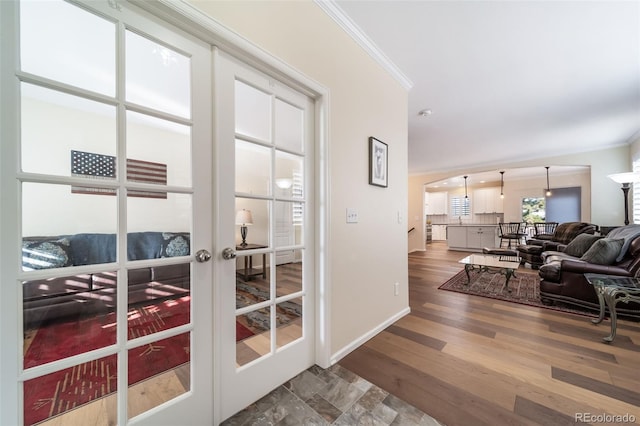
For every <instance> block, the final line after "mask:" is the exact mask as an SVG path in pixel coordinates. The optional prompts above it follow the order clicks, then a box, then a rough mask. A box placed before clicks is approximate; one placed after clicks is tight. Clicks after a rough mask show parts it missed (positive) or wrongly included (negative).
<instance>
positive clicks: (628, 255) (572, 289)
mask: <svg viewBox="0 0 640 426" xmlns="http://www.w3.org/2000/svg"><path fill="white" fill-rule="evenodd" d="M605 240H610V241H612V240H613V241H614V242H615V241H616V240H617V241H620V240H622V241H623V243H619V244H620V245H621V246H622V247H621V248H620V250H619V253H618V255H617V256H616V258H615V259H613V261H612V262H611V263H609V262H605V263H607V264H602V263H592V262H590V261H587V260H584V259H585V257H586V253H585V255H583V256H581V257H577V256H573V255H570V254H567V253H566V252H565V250H567V247H568V245H559V246H558V247H557V249H558V250H557V251H545V252H543V253H542V258H543V264H542V266H541V267H540V269H539V271H538V274H539V275H540V278H541V281H540V297H541V299H542V302H543V303H547V304H554V303H556V302H561V303H569V304H573V305H578V306H582V307H586V308H590V309H594V310H597V309H599V306H600V305H599V303H598V297H597V295H596V292H595V290H594V288H593V286H592V285H591V284H589V283H588V281H587V280H586V278H585V277H584V274H586V273H596V274H607V275H617V276H623V277H635V276H636V275H637V274H638V273H640V225H629V226H628V227H621V228H617V229H616V230H614V231H611V233H609V234H608V235H607V238H603V241H602V242H603V243H606V241H605ZM594 244H596V243H595V242H594ZM597 248H598V247H596V249H597ZM596 254H597V253H596ZM599 262H600V261H599ZM616 310H617V311H618V312H619V313H620V314H626V315H631V316H636V317H640V304H638V303H633V302H631V303H618V305H617V309H616Z"/></svg>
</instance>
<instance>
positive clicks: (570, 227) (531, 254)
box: [517, 222, 598, 269]
mask: <svg viewBox="0 0 640 426" xmlns="http://www.w3.org/2000/svg"><path fill="white" fill-rule="evenodd" d="M597 230H598V227H597V226H596V225H594V224H591V223H586V222H564V223H561V224H559V225H558V226H556V228H555V231H554V233H553V235H552V236H551V237H550V238H549V237H545V238H541V239H537V238H531V239H529V240H527V244H522V245H519V246H518V247H517V250H518V255H519V256H520V259H521V262H522V263H523V264H524V263H527V262H528V263H529V264H530V265H531V268H532V269H538V268H539V267H540V265H542V253H543V252H545V251H549V250H557V248H558V246H560V245H564V244H569V243H570V242H571V241H572V240H573V239H574V238H575V237H576V236H578V235H580V234H594V233H595V232H596V231H597Z"/></svg>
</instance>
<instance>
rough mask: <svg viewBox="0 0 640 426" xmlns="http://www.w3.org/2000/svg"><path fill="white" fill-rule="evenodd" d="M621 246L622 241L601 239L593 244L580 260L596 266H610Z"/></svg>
mask: <svg viewBox="0 0 640 426" xmlns="http://www.w3.org/2000/svg"><path fill="white" fill-rule="evenodd" d="M623 244H624V240H623V239H617V240H615V239H611V238H602V239H600V240H598V241H596V242H595V243H593V245H592V246H591V248H589V250H587V252H586V253H585V254H584V255H583V256H582V257H581V258H580V259H582V260H584V261H586V262H589V263H595V264H597V265H612V264H613V263H614V262H615V260H616V258H617V257H618V254H619V253H620V250H621V249H622V246H623Z"/></svg>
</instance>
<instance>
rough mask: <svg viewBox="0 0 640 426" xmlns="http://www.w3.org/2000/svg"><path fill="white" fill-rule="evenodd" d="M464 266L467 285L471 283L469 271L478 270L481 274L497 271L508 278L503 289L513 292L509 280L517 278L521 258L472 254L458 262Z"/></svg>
mask: <svg viewBox="0 0 640 426" xmlns="http://www.w3.org/2000/svg"><path fill="white" fill-rule="evenodd" d="M458 263H462V264H464V272H466V274H467V284H469V283H470V282H471V276H470V275H469V271H472V270H474V269H478V270H479V271H480V272H481V273H482V272H487V271H490V270H497V271H498V272H499V273H501V274H503V275H504V276H505V277H506V281H505V283H504V287H503V289H505V288H506V289H507V291H509V292H511V289H510V288H509V280H510V279H511V277H512V276H513V277H515V276H516V273H515V271H516V269H518V267H519V266H520V258H519V257H518V256H496V255H490V254H471V255H469V256H467V257H465V258H464V259H461V260H459V261H458Z"/></svg>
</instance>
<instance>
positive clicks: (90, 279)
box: [22, 232, 191, 327]
mask: <svg viewBox="0 0 640 426" xmlns="http://www.w3.org/2000/svg"><path fill="white" fill-rule="evenodd" d="M116 243H117V242H116V236H115V234H74V235H59V236H48V237H26V238H24V239H23V243H22V265H23V269H24V270H26V271H28V270H36V269H51V268H65V267H72V266H80V265H94V264H103V263H104V264H108V263H113V262H115V261H116ZM189 254H190V238H189V234H188V233H184V232H179V233H172V232H135V233H129V234H128V236H127V258H128V259H129V260H142V259H158V258H164V257H175V256H186V255H189ZM127 278H128V279H127V300H128V303H129V305H136V304H141V303H149V302H150V301H154V300H158V299H165V298H172V297H179V296H183V295H186V294H188V293H189V287H190V281H191V280H190V264H189V263H188V262H185V263H180V264H174V265H158V266H151V267H143V268H136V269H130V270H129V271H128V277H127ZM116 289H117V276H116V273H115V272H109V271H106V272H100V273H93V274H75V275H73V274H69V275H68V276H63V277H58V278H50V279H35V280H29V281H25V282H23V284H22V297H23V321H24V325H25V326H26V327H30V326H37V325H39V324H41V323H42V322H45V321H51V320H56V319H61V318H66V317H70V316H73V317H82V316H87V315H96V314H105V313H108V312H111V311H113V310H114V309H115V306H116V294H117V293H116Z"/></svg>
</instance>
